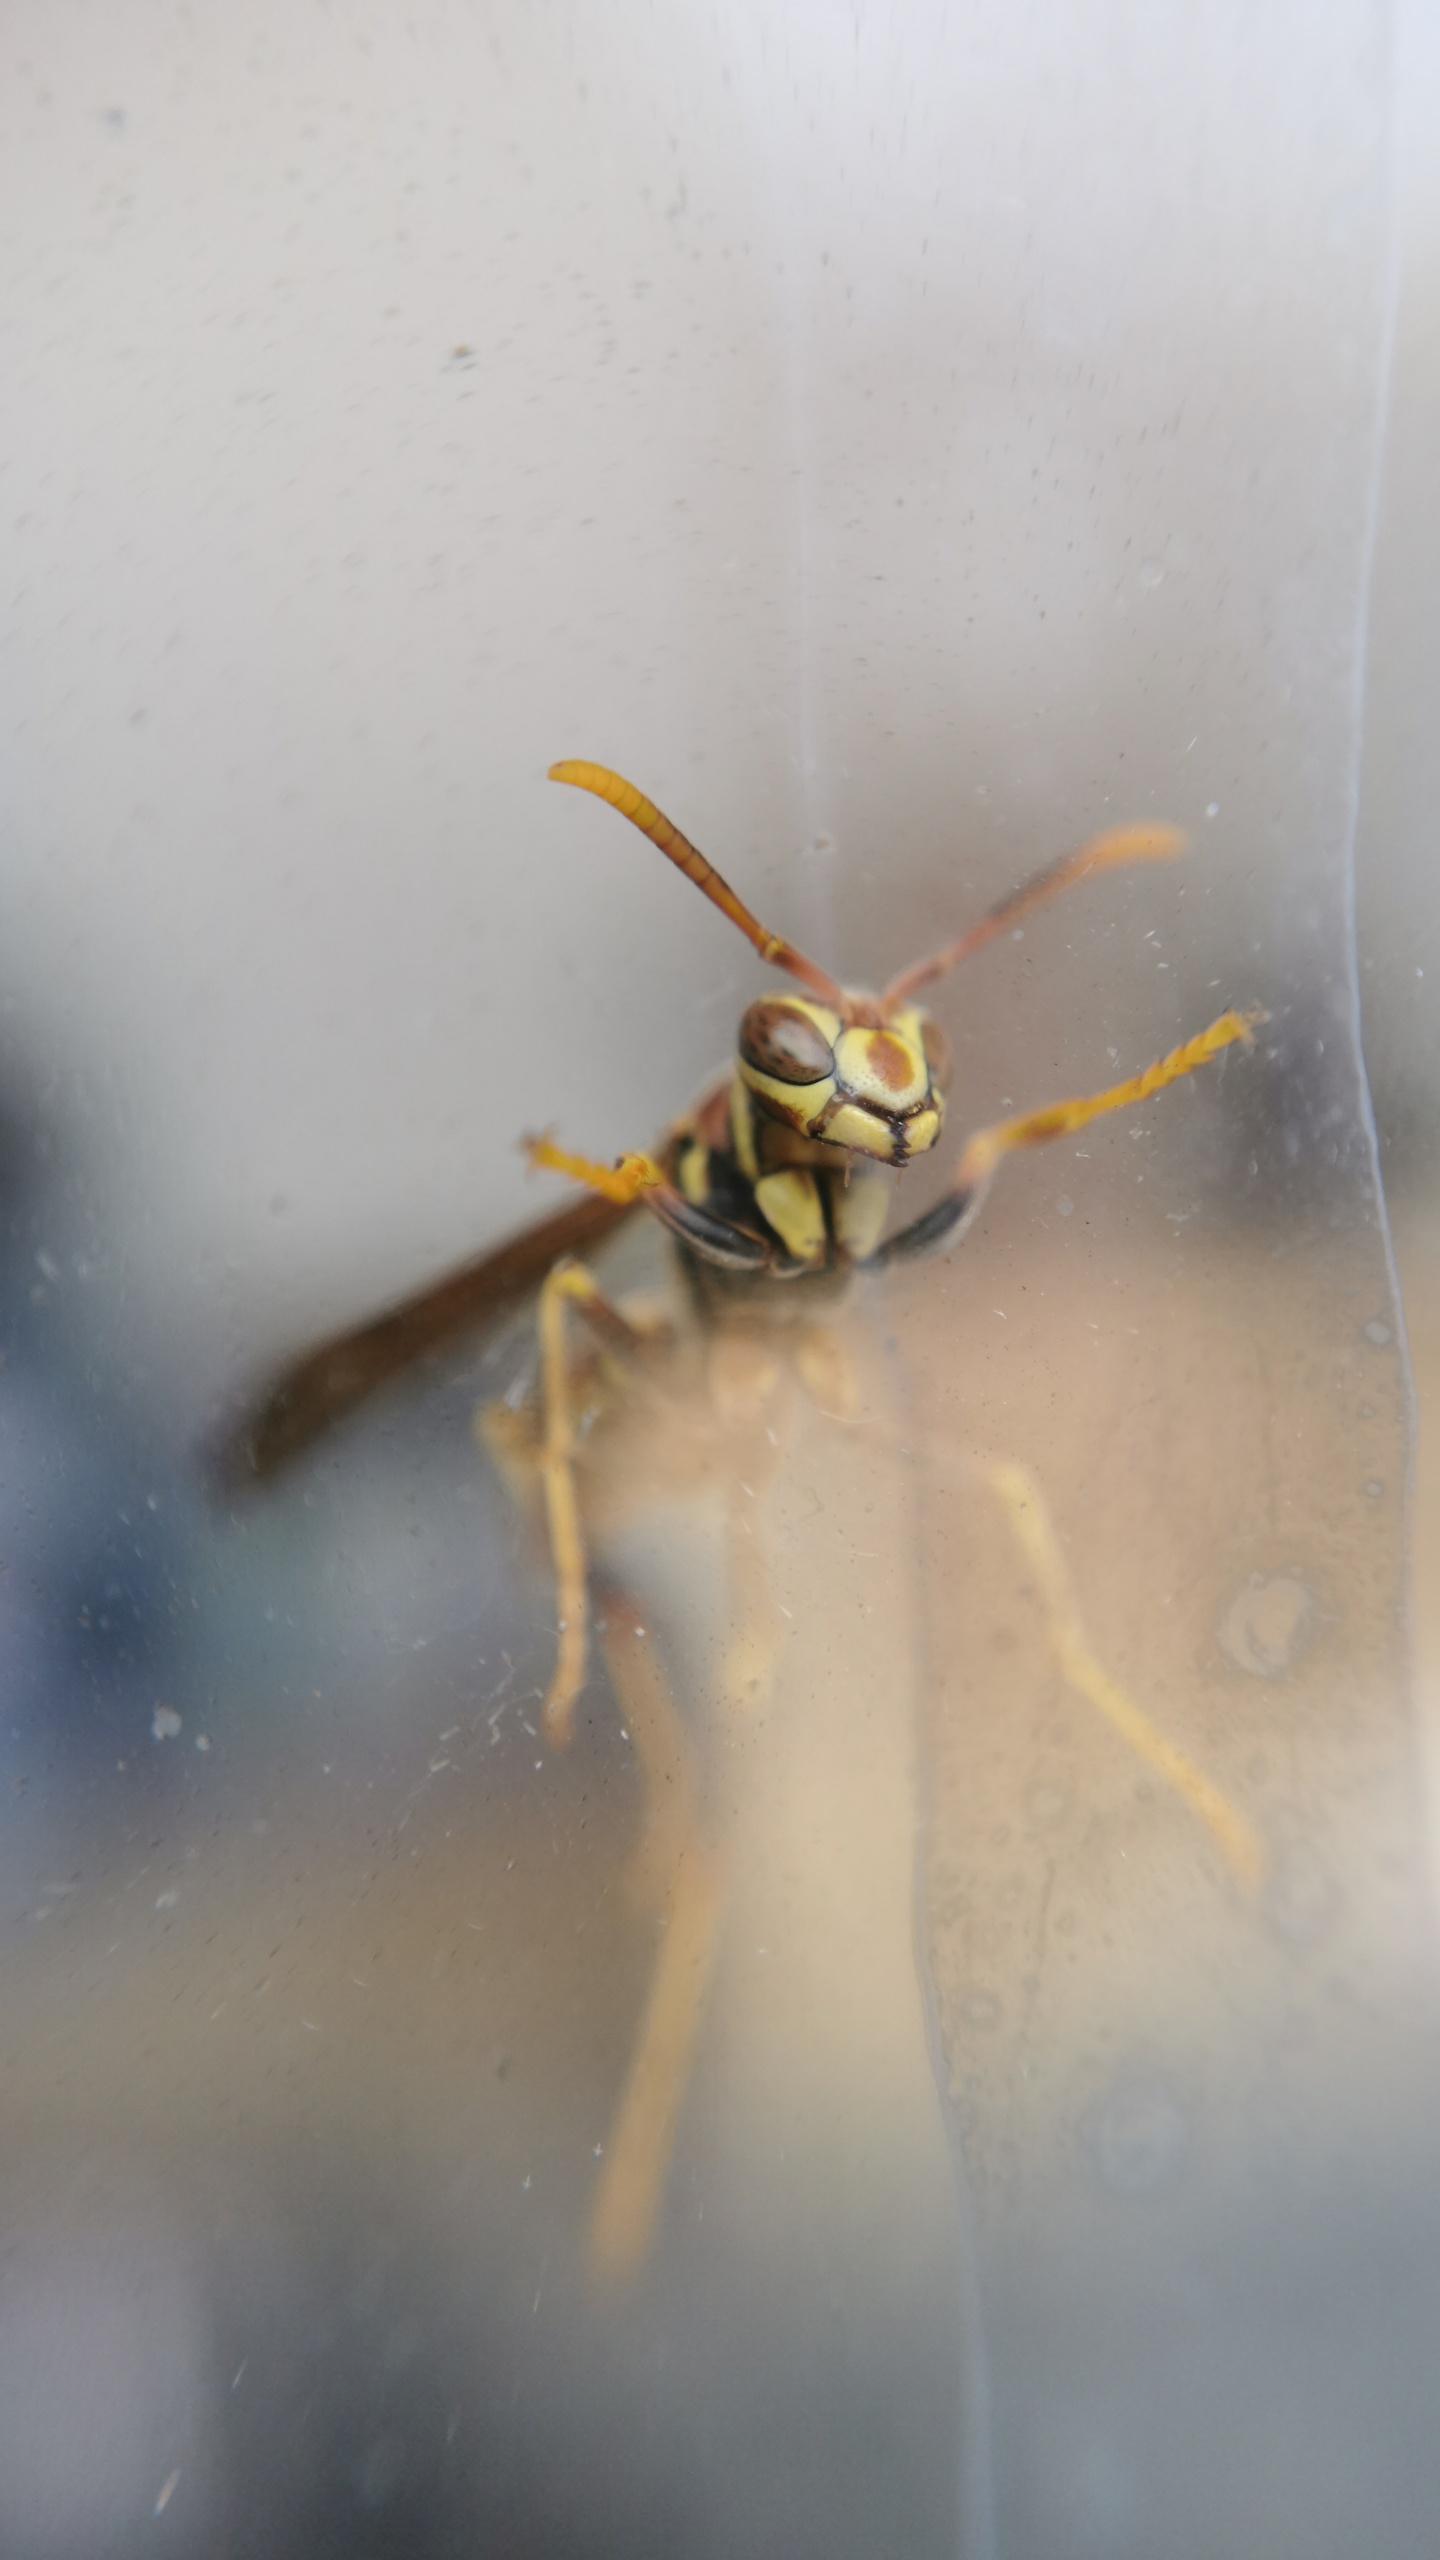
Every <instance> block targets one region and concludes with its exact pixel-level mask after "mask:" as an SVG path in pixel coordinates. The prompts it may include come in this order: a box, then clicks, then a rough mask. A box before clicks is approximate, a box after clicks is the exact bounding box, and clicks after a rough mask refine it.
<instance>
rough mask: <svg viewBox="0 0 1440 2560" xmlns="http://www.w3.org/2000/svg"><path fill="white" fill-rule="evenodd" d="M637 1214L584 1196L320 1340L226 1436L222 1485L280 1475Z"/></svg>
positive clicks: (251, 1482) (283, 1372) (240, 1485)
mask: <svg viewBox="0 0 1440 2560" xmlns="http://www.w3.org/2000/svg"><path fill="white" fill-rule="evenodd" d="M634 1214H635V1208H634V1204H633V1203H629V1204H626V1205H624V1206H621V1205H618V1204H617V1203H616V1202H615V1201H613V1200H604V1199H602V1198H600V1196H599V1195H598V1194H597V1193H595V1192H585V1193H583V1194H582V1195H581V1196H580V1197H579V1198H578V1199H574V1200H569V1201H567V1202H566V1204H565V1206H564V1208H563V1209H557V1210H556V1212H555V1214H554V1216H553V1217H549V1218H541V1219H540V1220H539V1221H538V1223H537V1224H536V1225H535V1226H533V1227H526V1228H524V1229H523V1230H522V1232H521V1233H520V1234H519V1235H515V1236H509V1237H507V1239H506V1241H505V1242H504V1243H503V1244H500V1245H496V1246H494V1247H493V1248H492V1250H491V1251H490V1252H489V1253H484V1254H481V1256H480V1257H479V1259H478V1261H475V1262H467V1263H464V1264H463V1265H462V1266H461V1268H460V1269H459V1270H458V1271H451V1272H448V1273H447V1274H446V1276H445V1277H444V1279H443V1280H436V1281H432V1282H431V1284H430V1286H429V1287H428V1288H426V1289H422V1290H420V1291H419V1292H418V1294H417V1295H416V1296H415V1297H413V1298H406V1299H404V1300H403V1301H402V1303H401V1304H400V1305H399V1306H396V1307H390V1308H388V1309H387V1310H386V1312H385V1313H384V1314H383V1315H379V1316H374V1317H372V1318H371V1320H370V1322H369V1323H368V1324H362V1325H358V1326H357V1327H356V1328H355V1330H354V1331H353V1332H350V1333H341V1334H336V1335H334V1336H332V1338H331V1339H330V1340H329V1341H328V1342H322V1343H319V1344H317V1345H316V1347H315V1349H314V1350H313V1351H307V1352H305V1353H304V1355H303V1356H302V1357H301V1358H300V1359H299V1360H296V1361H293V1362H292V1363H291V1364H290V1365H289V1366H288V1367H287V1368H285V1369H282V1370H281V1372H280V1375H279V1376H278V1377H277V1378H276V1379H275V1380H274V1382H273V1383H272V1385H271V1386H270V1388H269V1389H268V1391H267V1392H266V1393H265V1394H264V1396H263V1397H262V1398H261V1399H260V1401H259V1402H258V1403H257V1405H256V1406H255V1408H254V1410H253V1411H252V1412H251V1413H250V1414H249V1415H247V1417H246V1419H245V1420H244V1421H243V1422H242V1423H241V1424H240V1426H239V1428H238V1429H237V1430H236V1431H234V1432H233V1433H232V1434H231V1435H230V1438H229V1440H228V1442H227V1443H226V1444H225V1446H224V1448H223V1449H222V1451H221V1455H220V1468H219V1472H220V1475H221V1479H222V1481H223V1482H224V1483H225V1484H226V1485H227V1486H228V1487H229V1488H230V1489H231V1490H232V1491H234V1490H236V1489H243V1488H244V1487H246V1486H249V1485H257V1484H264V1483H266V1482H267V1481H268V1480H269V1479H270V1478H271V1477H273V1476H276V1475H279V1474H280V1473H281V1472H282V1470H283V1469H284V1468H286V1467H288V1466H289V1465H291V1463H292V1462H293V1461H294V1460H295V1459H296V1458H298V1457H299V1456H300V1454H301V1452H302V1451H303V1450H305V1449H307V1448H308V1447H309V1445H310V1443H311V1442H312V1441H313V1440H317V1439H319V1437H320V1436H321V1434H322V1433H323V1432H326V1431H329V1430H330V1429H331V1428H332V1427H333V1425H334V1424H336V1423H337V1422H341V1421H343V1420H344V1418H345V1416H346V1415H347V1414H349V1413H351V1412H353V1410H354V1408H355V1407H356V1406H357V1405H358V1404H362V1403H363V1402H364V1401H365V1399H366V1398H367V1397H369V1396H372V1395H374V1394H375V1393H376V1392H377V1391H378V1389H380V1388H381V1387H384V1386H388V1385H389V1383H390V1381H391V1380H392V1379H394V1378H398V1377H400V1376H401V1375H402V1374H403V1372H404V1371H405V1370H407V1369H409V1368H412V1367H413V1366H414V1364H415V1363H416V1362H417V1361H419V1360H424V1359H427V1358H428V1357H429V1356H430V1355H431V1354H432V1353H434V1352H438V1351H445V1350H449V1349H451V1348H452V1347H453V1346H454V1344H456V1343H457V1342H462V1341H464V1339H465V1337H466V1336H467V1335H468V1334H472V1333H478V1332H479V1331H480V1330H481V1329H482V1328H483V1327H484V1326H486V1325H489V1324H493V1323H494V1322H495V1321H496V1320H497V1319H498V1318H499V1317H501V1316H504V1315H508V1314H509V1313H510V1311H511V1309H512V1308H513V1307H516V1306H518V1305H519V1304H520V1302H521V1300H522V1299H524V1298H526V1297H528V1296H529V1294H530V1292H531V1290H532V1289H534V1288H536V1287H537V1286H538V1285H539V1283H540V1281H542V1280H543V1279H544V1277H545V1274H546V1272H547V1271H548V1270H549V1269H550V1268H551V1265H552V1264H553V1263H556V1262H558V1261H559V1260H560V1259H561V1257H562V1255H564V1254H569V1253H586V1252H589V1251H590V1250H591V1249H592V1248H593V1247H594V1246H595V1245H597V1244H598V1243H600V1241H601V1240H602V1238H604V1237H605V1236H607V1235H609V1234H611V1233H612V1232H613V1230H614V1229H615V1228H616V1227H618V1226H620V1225H621V1224H622V1223H623V1221H624V1220H625V1219H626V1218H629V1217H633V1215H634Z"/></svg>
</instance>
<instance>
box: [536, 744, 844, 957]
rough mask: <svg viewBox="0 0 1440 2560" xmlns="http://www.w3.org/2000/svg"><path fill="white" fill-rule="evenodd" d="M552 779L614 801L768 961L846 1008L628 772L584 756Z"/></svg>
mask: <svg viewBox="0 0 1440 2560" xmlns="http://www.w3.org/2000/svg"><path fill="white" fill-rule="evenodd" d="M547 778H548V779H549V780H550V781H551V782H572V783H574V785H575V787H576V789H577V790H579V791H593V792H594V794H595V797H596V799H597V800H608V801H609V803H610V806H611V808H612V809H618V810H619V812H620V815H621V817H622V818H628V819H629V821H630V823H631V825H632V827H638V828H639V830H640V833H641V834H642V836H648V837H649V839H650V841H651V843H652V844H654V845H658V846H659V848H660V851H661V852H662V853H663V854H664V856H665V858H666V860H667V862H673V863H674V865H675V868H676V870H677V871H683V872H684V874H685V877H686V879H687V880H693V881H694V883H695V886H696V888H697V889H699V890H700V891H701V893H702V894H703V895H704V896H705V897H707V898H708V899H709V901H710V904H711V905H712V907H718V908H719V910H720V913H721V914H722V916H728V917H729V919H730V922H731V923H732V924H734V925H738V926H739V928H740V931H741V932H742V933H743V934H744V936H745V939H746V941H747V942H749V943H753V945H754V947H755V949H756V950H757V951H758V952H759V954H760V957H761V959H762V960H768V961H769V963H770V965H771V967H772V968H774V969H786V970H788V971H789V973H790V976H791V977H792V978H798V979H799V980H800V983H801V985H802V986H805V987H808V988H809V989H810V992H811V994H812V995H815V996H819V998H820V999H821V1002H822V1003H824V1004H833V1005H835V1006H837V1007H843V1005H844V1002H845V998H844V994H843V991H842V989H841V988H840V987H839V986H837V984H836V982H835V980H834V979H833V978H832V977H831V976H830V975H829V974H828V972H827V971H826V970H824V969H822V968H821V967H820V966H819V964H818V962H816V961H814V960H807V958H806V956H805V954H804V952H803V951H797V950H796V948H795V945H794V943H793V942H786V941H785V939H784V937H783V936H782V935H780V934H778V933H771V931H770V930H769V927H768V926H766V925H763V924H762V923H761V922H760V919H759V917H758V916H753V915H752V914H751V912H750V910H749V908H748V907H747V906H746V904H745V901H744V899H743V898H737V897H736V895H735V892H734V890H733V889H732V888H731V886H730V883H729V881H728V880H722V879H721V877H720V874H719V872H718V871H717V870H716V868H715V865H714V863H713V862H708V861H707V860H706V858H705V856H704V854H703V853H701V851H700V849H699V847H698V846H697V845H693V844H692V843H691V842H690V839H689V837H688V836H682V834H681V833H680V830H679V828H678V827H677V826H673V825H672V824H671V822H670V820H669V819H668V818H667V817H666V815H665V812H664V810H663V809H657V808H656V806H655V803H654V801H653V800H647V799H646V797H645V794H644V792H643V791H637V790H636V788H635V785H634V783H633V782H627V781H626V780H625V777H624V775H623V774H620V773H612V772H611V771H610V768H609V766H608V765H603V764H589V763H587V762H586V761H585V760H584V758H583V757H574V758H569V759H567V761H566V762H564V763H563V764H552V766H551V767H550V771H549V775H548V777H547Z"/></svg>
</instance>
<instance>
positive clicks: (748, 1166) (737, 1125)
mask: <svg viewBox="0 0 1440 2560" xmlns="http://www.w3.org/2000/svg"><path fill="white" fill-rule="evenodd" d="M730 1136H731V1139H732V1141H733V1143H734V1148H735V1161H736V1163H737V1164H738V1165H739V1167H740V1170H741V1172H742V1173H743V1174H744V1176H745V1179H746V1181H747V1182H753V1181H754V1179H755V1176H756V1174H757V1173H758V1172H759V1170H760V1162H759V1158H758V1157H757V1155H756V1153H755V1114H754V1112H753V1111H752V1109H751V1107H750V1096H749V1094H748V1093H747V1092H746V1090H745V1079H744V1076H743V1074H742V1073H741V1072H739V1071H738V1070H737V1072H736V1074H735V1075H734V1076H732V1078H731V1080H730Z"/></svg>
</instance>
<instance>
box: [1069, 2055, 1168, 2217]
mask: <svg viewBox="0 0 1440 2560" xmlns="http://www.w3.org/2000/svg"><path fill="white" fill-rule="evenodd" d="M1082 2138H1083V2140H1084V2144H1085V2148H1086V2150H1087V2152H1088V2153H1089V2155H1090V2159H1091V2161H1092V2163H1093V2165H1094V2167H1095V2169H1096V2171H1097V2172H1098V2175H1099V2178H1100V2182H1101V2185H1102V2186H1104V2187H1107V2188H1108V2189H1109V2191H1110V2193H1111V2195H1116V2196H1125V2197H1135V2198H1141V2197H1145V2196H1157V2195H1160V2194H1162V2193H1163V2192H1164V2190H1165V2189H1166V2188H1167V2187H1171V2186H1173V2185H1174V2184H1175V2181H1176V2179H1177V2178H1178V2177H1179V2176H1180V2173H1181V2171H1182V2170H1183V2168H1184V2166H1185V2163H1186V2161H1187V2160H1188V2159H1189V2157H1190V2119H1189V2116H1188V2115H1187V2113H1186V2110H1185V2107H1184V2105H1183V2104H1182V2102H1181V2099H1180V2096H1179V2093H1178V2092H1177V2091H1176V2090H1175V2089H1174V2088H1173V2087H1172V2086H1171V2084H1170V2082H1169V2081H1168V2080H1162V2079H1159V2078H1155V2079H1151V2078H1127V2079H1124V2080H1120V2081H1117V2082H1116V2083H1115V2085H1114V2087H1113V2088H1111V2089H1109V2090H1107V2092H1106V2093H1105V2095H1104V2096H1103V2097H1102V2098H1099V2099H1097V2100H1096V2102H1095V2104H1094V2106H1093V2107H1092V2108H1091V2109H1090V2110H1089V2113H1088V2115H1087V2117H1086V2119H1085V2123H1084V2127H1083V2137H1082Z"/></svg>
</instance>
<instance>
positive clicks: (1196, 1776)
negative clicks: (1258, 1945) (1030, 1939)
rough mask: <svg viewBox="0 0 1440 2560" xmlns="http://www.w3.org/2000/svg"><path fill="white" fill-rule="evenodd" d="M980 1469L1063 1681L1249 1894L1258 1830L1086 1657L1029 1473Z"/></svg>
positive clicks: (1004, 1467) (1055, 1544) (1261, 1854)
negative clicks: (1023, 1562)
mask: <svg viewBox="0 0 1440 2560" xmlns="http://www.w3.org/2000/svg"><path fill="white" fill-rule="evenodd" d="M984 1472H985V1476H986V1479H987V1481H988V1483H989V1485H990V1487H991V1490H992V1492H994V1493H995V1494H996V1495H997V1496H998V1498H999V1501H1000V1504H1001V1507H1002V1508H1003V1510H1004V1511H1005V1512H1006V1514H1007V1516H1008V1518H1009V1521H1010V1525H1011V1527H1012V1529H1013V1530H1014V1532H1015V1535H1016V1537H1017V1538H1018V1540H1019V1542H1020V1545H1021V1546H1022V1547H1023V1549H1024V1551H1025V1554H1026V1557H1027V1558H1028V1560H1029V1563H1030V1566H1031V1568H1032V1570H1033V1572H1034V1575H1035V1579H1036V1582H1037V1583H1038V1584H1039V1587H1040V1598H1041V1602H1042V1604H1043V1607H1044V1610H1045V1614H1046V1617H1047V1618H1048V1620H1049V1622H1050V1641H1051V1644H1052V1645H1053V1647H1054V1650H1055V1658H1056V1661H1057V1662H1058V1663H1059V1666H1060V1670H1061V1672H1062V1674H1063V1676H1064V1677H1065V1679H1066V1680H1068V1682H1069V1683H1070V1686H1071V1688H1072V1689H1075V1690H1077V1691H1078V1692H1079V1694H1080V1696H1081V1697H1082V1698H1084V1699H1085V1700H1086V1702H1087V1704H1088V1705H1090V1706H1092V1707H1094V1708H1095V1709H1096V1711H1097V1712H1098V1713H1099V1714H1100V1715H1102V1716H1104V1718H1105V1719H1106V1722H1107V1723H1108V1724H1110V1725H1112V1726H1113V1727H1114V1729H1115V1731H1116V1732H1117V1733H1118V1734H1119V1735H1120V1738H1121V1740H1122V1741H1123V1742H1126V1743H1128V1744H1129V1746H1130V1749H1131V1750H1132V1751H1134V1752H1137V1753H1138V1754H1139V1757H1140V1758H1141V1759H1142V1760H1144V1761H1145V1762H1147V1764H1148V1765H1149V1767H1150V1768H1152V1769H1153V1770H1154V1771H1155V1774H1156V1776H1157V1777H1159V1778H1162V1779H1163V1780H1164V1782H1165V1784H1166V1786H1168V1787H1173V1788H1174V1790H1175V1792H1176V1794H1177V1795H1179V1796H1180V1797H1181V1798H1182V1799H1183V1801H1184V1802H1185V1803H1186V1804H1187V1805H1188V1806H1189V1808H1190V1810H1191V1812H1192V1813H1193V1814H1194V1815H1195V1817H1196V1820H1197V1821H1199V1822H1202V1823H1203V1824H1204V1826H1205V1828H1206V1830H1207V1831H1208V1832H1209V1834H1210V1836H1211V1838H1212V1840H1213V1841H1214V1842H1215V1844H1216V1847H1217V1848H1218V1849H1219V1851H1220V1854H1221V1856H1222V1857H1223V1858H1224V1860H1225V1863H1226V1865H1227V1866H1228V1867H1229V1869H1230V1872H1231V1874H1232V1875H1233V1876H1234V1877H1235V1879H1236V1881H1237V1883H1238V1884H1240V1885H1241V1886H1243V1887H1244V1888H1245V1890H1246V1891H1247V1892H1253V1891H1254V1890H1255V1888H1256V1887H1257V1886H1258V1885H1259V1884H1260V1883H1261V1882H1262V1881H1263V1878H1264V1873H1265V1864H1266V1860H1265V1851H1264V1849H1263V1847H1262V1845H1261V1842H1260V1839H1259V1837H1258V1835H1257V1833H1256V1832H1255V1831H1254V1830H1253V1829H1252V1827H1251V1825H1250V1824H1249V1823H1248V1822H1247V1821H1246V1819H1245V1817H1244V1815H1243V1814H1242V1813H1240V1812H1238V1811H1237V1809H1236V1807H1235V1806H1234V1805H1233V1804H1231V1802H1230V1800H1229V1798H1228V1796H1225V1795H1222V1793H1221V1791H1220V1789H1219V1788H1218V1787H1217V1786H1215V1785H1214V1784H1213V1782H1212V1781H1211V1780H1210V1779H1209V1778H1207V1777H1206V1775H1205V1773H1204V1771H1203V1769H1199V1768H1197V1767H1196V1765H1195V1762H1194V1761H1193V1760H1191V1759H1189V1758H1188V1757H1187V1756H1186V1754H1185V1753H1184V1752H1183V1751H1178V1750H1177V1749H1176V1747H1175V1745H1174V1743H1173V1742H1167V1740H1166V1738H1165V1736H1164V1734H1163V1733H1161V1732H1160V1730H1159V1728H1158V1726H1156V1725H1154V1724H1152V1723H1151V1721H1150V1718H1149V1717H1148V1716H1147V1715H1146V1714H1145V1712H1144V1710H1143V1708H1140V1707H1137V1706H1136V1705H1135V1703H1134V1701H1133V1700H1132V1699H1130V1698H1127V1697H1126V1695H1125V1692H1124V1690H1123V1689H1120V1688H1117V1686H1116V1684H1115V1682H1114V1681H1113V1680H1112V1679H1111V1678H1110V1675H1109V1673H1108V1672H1107V1671H1106V1670H1105V1669H1104V1667H1103V1665H1102V1664H1101V1663H1100V1662H1098V1661H1097V1659H1096V1657H1095V1655H1094V1654H1093V1653H1092V1652H1091V1649H1090V1643H1089V1639H1088V1637H1087V1636H1086V1633H1085V1628H1084V1625H1083V1623H1082V1620H1081V1617H1080V1611H1079V1608H1078V1607H1077V1605H1076V1600H1075V1594H1074V1592H1073V1590H1072V1589H1071V1586H1070V1576H1069V1574H1068V1573H1067V1571H1066V1569H1065V1560H1064V1558H1063V1556H1062V1555H1061V1553H1060V1545H1059V1541H1058V1539H1057V1538H1056V1535H1055V1529H1054V1524H1053V1523H1052V1521H1051V1519H1050V1515H1049V1513H1048V1511H1047V1510H1046V1507H1045V1501H1044V1497H1043V1495H1042V1494H1041V1491H1040V1487H1039V1485H1038V1484H1037V1483H1036V1480H1035V1478H1034V1476H1033V1475H1032V1474H1031V1472H1030V1470H1029V1468H1028V1467H1024V1466H1021V1465H1019V1464H1018V1463H1016V1462H1015V1461H1013V1460H1004V1461H1001V1462H999V1463H996V1464H992V1465H989V1466H987V1467H986V1468H985V1471H984Z"/></svg>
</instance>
